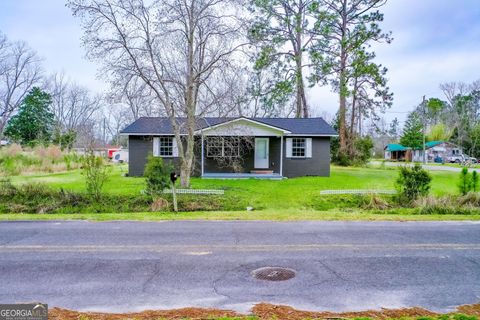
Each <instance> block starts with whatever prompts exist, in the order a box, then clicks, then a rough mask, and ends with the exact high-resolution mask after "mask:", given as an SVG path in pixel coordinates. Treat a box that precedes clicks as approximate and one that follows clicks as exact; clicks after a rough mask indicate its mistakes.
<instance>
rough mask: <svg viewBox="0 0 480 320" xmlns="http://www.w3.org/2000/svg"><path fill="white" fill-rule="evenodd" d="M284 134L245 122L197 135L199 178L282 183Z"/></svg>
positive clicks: (225, 125)
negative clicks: (278, 180) (272, 180)
mask: <svg viewBox="0 0 480 320" xmlns="http://www.w3.org/2000/svg"><path fill="white" fill-rule="evenodd" d="M285 133H286V132H285V131H284V130H282V129H278V128H272V127H270V126H267V125H264V124H260V123H257V122H254V121H250V120H245V119H240V120H237V121H232V122H230V123H224V124H222V125H219V126H216V127H211V128H209V129H206V130H203V131H201V132H199V135H200V139H201V143H200V147H201V152H200V154H201V157H200V169H201V170H200V172H201V177H202V178H206V179H249V178H255V179H282V177H283V149H284V141H283V140H284V139H283V138H284V134H285Z"/></svg>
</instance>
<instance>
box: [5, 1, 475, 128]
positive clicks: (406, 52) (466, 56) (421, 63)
mask: <svg viewBox="0 0 480 320" xmlns="http://www.w3.org/2000/svg"><path fill="white" fill-rule="evenodd" d="M381 11H382V12H383V13H384V14H385V20H384V22H383V23H382V28H383V30H385V31H390V30H391V31H392V32H393V37H394V41H393V43H392V44H391V45H386V44H380V45H375V46H374V47H373V48H374V49H375V51H376V52H377V61H378V62H379V63H382V64H383V65H385V66H386V67H387V68H388V69H389V73H388V78H389V85H390V87H391V89H392V90H393V92H394V94H395V98H394V99H395V100H394V105H393V107H392V109H391V110H390V112H389V113H387V114H386V118H387V119H392V118H393V117H399V118H400V119H401V120H403V119H404V118H405V116H406V112H407V111H409V110H411V109H412V108H413V107H414V106H415V105H416V104H418V103H419V102H420V101H421V98H422V96H423V95H427V97H439V96H441V94H442V93H441V91H440V90H439V88H438V87H439V84H440V83H442V82H447V81H465V82H471V81H474V80H476V79H477V78H480V72H479V71H480V68H479V67H480V65H479V61H480V60H479V59H478V57H479V56H480V41H479V40H480V23H479V22H480V6H479V5H478V0H462V1H452V0H389V1H388V2H387V4H386V5H385V6H384V7H382V8H381ZM0 30H2V31H3V32H5V33H6V34H7V36H8V37H9V38H10V39H12V40H13V39H17V40H20V39H21V40H25V41H27V42H28V43H29V44H30V46H31V47H33V48H34V49H35V50H37V51H38V53H39V54H40V55H41V56H42V57H44V58H45V64H44V65H45V69H46V70H47V71H49V72H53V71H62V70H63V71H64V72H65V73H66V74H67V75H68V76H70V77H72V78H74V79H76V80H77V81H78V82H79V83H80V84H83V85H87V86H89V87H90V88H92V89H93V90H96V91H101V90H103V89H106V88H107V85H106V84H105V83H103V82H102V81H100V80H97V79H96V75H97V70H98V67H99V65H98V64H96V63H94V62H91V61H88V60H86V59H85V58H84V56H85V50H84V48H83V47H82V46H81V41H80V39H81V37H82V30H81V28H80V25H79V21H78V20H77V19H76V18H74V17H72V15H71V12H70V10H69V9H68V8H66V7H65V5H64V2H63V1H61V0H41V1H39V0H22V1H16V0H4V1H0ZM308 97H309V101H310V105H311V106H312V107H313V108H314V111H313V114H314V115H322V114H323V113H325V112H328V113H329V114H330V115H334V114H335V113H336V111H337V109H338V96H337V94H336V93H333V92H331V89H330V88H329V87H323V88H318V87H315V88H312V89H310V90H309V91H308Z"/></svg>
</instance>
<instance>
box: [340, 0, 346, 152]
mask: <svg viewBox="0 0 480 320" xmlns="http://www.w3.org/2000/svg"><path fill="white" fill-rule="evenodd" d="M346 33H347V1H346V0H344V1H343V9H342V43H341V51H340V90H339V95H340V97H339V98H340V108H339V111H338V113H339V115H338V117H339V122H340V128H339V131H340V132H339V139H340V148H339V153H340V154H345V153H346V152H347V128H346V119H345V118H346V113H347V74H346V73H347V51H346V48H345V46H346V43H345V39H346Z"/></svg>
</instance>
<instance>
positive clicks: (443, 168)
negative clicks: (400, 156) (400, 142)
mask: <svg viewBox="0 0 480 320" xmlns="http://www.w3.org/2000/svg"><path fill="white" fill-rule="evenodd" d="M370 164H371V165H376V166H379V165H380V164H381V162H379V161H372V162H370ZM385 165H386V166H387V167H399V166H413V164H412V163H405V162H388V161H386V162H385ZM422 167H423V168H424V169H426V170H430V171H451V172H460V171H462V167H461V166H460V165H458V167H452V166H448V165H428V164H422ZM468 170H469V171H473V170H477V171H478V170H480V168H469V169H468Z"/></svg>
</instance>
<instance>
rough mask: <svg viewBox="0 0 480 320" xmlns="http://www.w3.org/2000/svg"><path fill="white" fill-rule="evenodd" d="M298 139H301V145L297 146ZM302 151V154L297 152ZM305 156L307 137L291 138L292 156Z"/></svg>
mask: <svg viewBox="0 0 480 320" xmlns="http://www.w3.org/2000/svg"><path fill="white" fill-rule="evenodd" d="M296 140H297V141H296ZM298 140H303V146H298V145H296V144H298V143H299V141H298ZM299 151H303V154H302V153H300V154H298V152H299ZM306 157H307V138H292V158H306Z"/></svg>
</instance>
